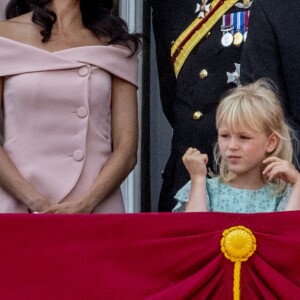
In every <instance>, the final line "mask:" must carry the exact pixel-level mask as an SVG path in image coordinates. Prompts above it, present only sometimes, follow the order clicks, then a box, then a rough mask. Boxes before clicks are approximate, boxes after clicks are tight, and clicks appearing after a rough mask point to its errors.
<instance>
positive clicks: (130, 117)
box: [46, 77, 138, 213]
mask: <svg viewBox="0 0 300 300" xmlns="http://www.w3.org/2000/svg"><path fill="white" fill-rule="evenodd" d="M111 109H112V119H111V122H112V141H113V152H112V155H111V156H110V158H109V159H108V160H107V162H106V163H105V165H104V167H103V168H102V169H101V171H100V173H99V175H98V177H97V179H96V180H95V182H94V184H93V185H92V186H91V188H90V189H89V190H88V191H87V193H86V194H85V196H84V197H83V199H81V200H79V201H70V202H68V200H66V201H64V202H62V203H60V204H57V205H54V206H53V207H52V208H51V209H50V210H48V211H46V212H47V213H49V212H50V213H91V212H92V211H93V210H94V209H95V208H96V206H97V205H98V204H99V203H100V202H102V201H105V199H106V198H107V197H108V196H109V195H110V194H111V193H112V192H113V191H114V190H115V189H116V188H118V187H119V186H120V185H121V183H122V182H123V181H124V179H125V178H126V177H127V176H128V174H129V173H130V172H131V171H132V169H133V168H134V166H135V164H136V161H137V147H138V112H137V95H136V87H135V86H133V85H132V84H130V83H129V82H127V81H125V80H123V79H120V78H118V77H114V78H113V84H112V107H111Z"/></svg>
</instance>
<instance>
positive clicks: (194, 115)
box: [193, 110, 202, 120]
mask: <svg viewBox="0 0 300 300" xmlns="http://www.w3.org/2000/svg"><path fill="white" fill-rule="evenodd" d="M201 117H202V113H201V111H199V110H197V111H195V112H194V113H193V119H194V120H199V119H200V118H201Z"/></svg>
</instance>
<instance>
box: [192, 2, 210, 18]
mask: <svg viewBox="0 0 300 300" xmlns="http://www.w3.org/2000/svg"><path fill="white" fill-rule="evenodd" d="M206 3H207V0H202V2H201V4H199V3H197V7H196V10H195V13H198V12H199V14H198V18H204V17H205V16H206V15H207V14H208V13H209V11H210V4H206Z"/></svg>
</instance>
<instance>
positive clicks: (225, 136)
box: [219, 134, 228, 139]
mask: <svg viewBox="0 0 300 300" xmlns="http://www.w3.org/2000/svg"><path fill="white" fill-rule="evenodd" d="M219 136H220V137H221V138H223V139H225V138H228V134H219Z"/></svg>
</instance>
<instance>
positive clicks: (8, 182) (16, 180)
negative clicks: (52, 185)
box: [0, 77, 51, 212]
mask: <svg viewBox="0 0 300 300" xmlns="http://www.w3.org/2000/svg"><path fill="white" fill-rule="evenodd" d="M3 91H4V80H3V78H1V77H0V113H1V115H3V113H2V101H3ZM0 166H1V168H0V186H1V187H2V188H3V189H4V190H6V191H7V192H8V193H10V194H11V195H12V196H13V197H14V198H16V199H18V200H19V201H21V202H23V203H24V204H25V205H26V206H28V208H29V209H30V210H31V211H38V212H40V211H44V210H46V209H49V208H50V206H51V202H50V201H49V200H47V199H46V198H45V197H44V196H43V195H42V194H41V193H39V192H38V191H37V190H36V189H35V188H34V187H33V186H32V185H31V184H30V183H29V182H27V181H26V180H25V179H24V178H23V176H22V175H21V174H20V172H19V171H18V169H17V168H16V166H15V165H14V163H13V162H12V160H11V159H10V158H9V156H8V155H7V153H6V151H5V150H4V149H3V147H2V146H0Z"/></svg>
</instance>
